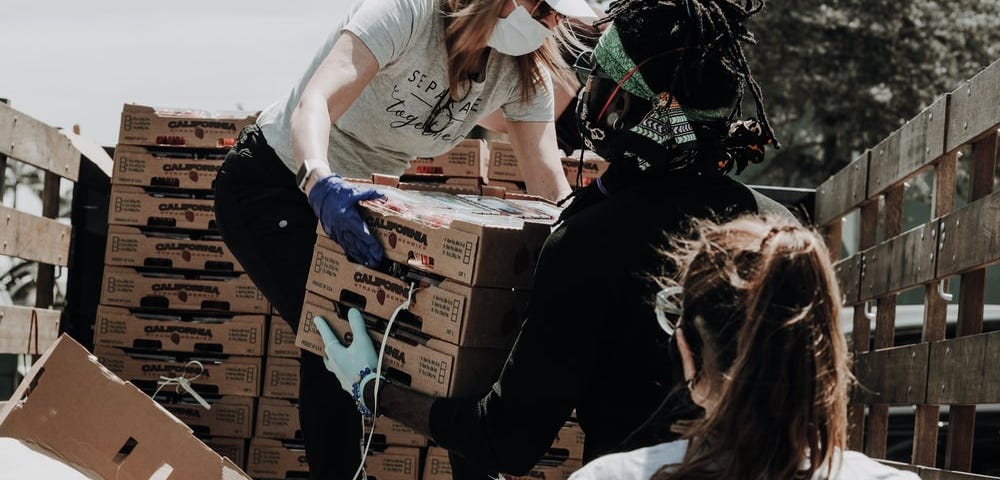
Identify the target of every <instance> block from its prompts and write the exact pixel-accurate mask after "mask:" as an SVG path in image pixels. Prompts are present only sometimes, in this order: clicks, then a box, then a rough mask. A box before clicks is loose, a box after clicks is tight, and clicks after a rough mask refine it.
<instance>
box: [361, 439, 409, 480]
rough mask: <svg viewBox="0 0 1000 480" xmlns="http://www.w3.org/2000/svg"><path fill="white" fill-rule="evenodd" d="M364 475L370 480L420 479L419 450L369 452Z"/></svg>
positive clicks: (391, 449) (404, 448) (387, 449)
mask: <svg viewBox="0 0 1000 480" xmlns="http://www.w3.org/2000/svg"><path fill="white" fill-rule="evenodd" d="M365 473H366V474H367V475H368V478H369V479H371V480H417V479H418V478H420V449H418V448H414V447H386V448H385V449H384V450H380V451H374V452H373V451H369V453H368V458H365Z"/></svg>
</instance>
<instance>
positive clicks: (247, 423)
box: [155, 388, 255, 463]
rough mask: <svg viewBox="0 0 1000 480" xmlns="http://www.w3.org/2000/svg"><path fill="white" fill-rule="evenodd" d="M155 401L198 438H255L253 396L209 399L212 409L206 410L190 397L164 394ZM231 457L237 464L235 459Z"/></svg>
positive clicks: (207, 399)
mask: <svg viewBox="0 0 1000 480" xmlns="http://www.w3.org/2000/svg"><path fill="white" fill-rule="evenodd" d="M166 389H167V388H164V390H166ZM155 400H156V401H157V403H159V404H160V405H161V406H163V408H165V409H167V411H168V412H170V413H172V414H174V416H175V417H177V418H179V419H180V420H181V421H182V422H184V423H185V424H186V425H187V426H189V427H191V430H193V431H194V433H195V434H196V435H198V436H222V437H234V438H250V437H251V436H252V435H253V421H254V413H255V410H254V399H253V398H251V397H238V396H235V395H224V396H221V397H206V398H205V400H206V401H207V402H208V403H209V404H210V405H211V406H212V408H211V409H205V407H203V406H201V404H199V403H198V402H196V401H195V400H194V399H193V398H191V396H190V395H183V396H181V395H169V396H165V395H162V393H161V394H160V395H157V397H156V398H155ZM241 457H242V456H241ZM230 458H231V459H233V461H234V462H235V461H236V460H235V458H234V457H230ZM237 463H238V462H237Z"/></svg>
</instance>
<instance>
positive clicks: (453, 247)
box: [360, 203, 550, 289]
mask: <svg viewBox="0 0 1000 480" xmlns="http://www.w3.org/2000/svg"><path fill="white" fill-rule="evenodd" d="M360 206H361V212H362V216H364V217H365V221H366V223H367V224H368V227H369V229H370V230H371V232H372V234H373V235H375V237H376V238H378V239H379V242H380V243H381V244H382V247H383V249H384V250H385V256H386V258H388V259H389V260H393V261H396V262H400V263H405V264H406V265H408V266H411V267H413V268H416V269H418V270H422V271H425V272H430V273H434V274H437V275H440V276H443V277H448V278H450V279H452V280H455V281H457V282H459V283H464V284H466V285H474V286H483V287H500V288H522V289H527V288H531V285H532V282H533V274H534V267H535V263H536V262H537V261H538V255H539V253H540V251H541V248H542V244H543V243H544V242H545V239H546V238H547V237H548V235H549V231H550V229H549V226H548V225H544V224H542V223H534V222H527V221H526V222H524V226H523V227H522V228H521V229H514V228H504V227H488V226H483V225H475V224H472V223H469V222H465V221H462V220H454V221H452V222H451V224H450V226H448V227H437V228H436V227H433V226H430V225H426V224H424V223H421V222H419V221H416V220H412V219H409V218H404V217H402V216H400V215H394V214H388V213H384V212H381V211H376V210H373V209H371V208H369V207H367V206H365V204H364V203H361V204H360Z"/></svg>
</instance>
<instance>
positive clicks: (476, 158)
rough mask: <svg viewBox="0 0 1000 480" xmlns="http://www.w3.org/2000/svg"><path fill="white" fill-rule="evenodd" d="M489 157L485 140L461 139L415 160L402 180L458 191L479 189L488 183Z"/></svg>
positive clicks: (474, 191) (469, 191)
mask: <svg viewBox="0 0 1000 480" xmlns="http://www.w3.org/2000/svg"><path fill="white" fill-rule="evenodd" d="M489 157H490V153H489V148H488V147H487V146H486V141H485V140H479V139H466V140H462V141H461V142H460V143H459V144H458V145H456V146H455V147H454V148H452V149H451V150H449V151H448V152H445V153H443V154H441V155H438V156H436V157H433V158H417V159H415V160H413V161H412V162H410V167H409V168H407V169H406V171H404V172H403V176H402V177H400V181H402V182H406V183H412V184H422V185H424V186H426V187H428V188H437V189H447V190H449V191H453V192H456V193H476V192H478V191H479V189H480V187H482V186H483V185H484V184H486V171H487V163H488V162H489V159H490V158H489Z"/></svg>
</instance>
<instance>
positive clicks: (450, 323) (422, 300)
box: [306, 236, 530, 348]
mask: <svg viewBox="0 0 1000 480" xmlns="http://www.w3.org/2000/svg"><path fill="white" fill-rule="evenodd" d="M339 249H340V248H339V247H338V246H337V244H336V243H334V242H333V240H330V239H329V238H327V237H325V236H319V237H317V240H316V249H315V250H314V252H313V259H312V268H311V269H310V271H309V277H308V280H307V281H306V288H307V289H309V290H310V291H312V292H315V293H318V294H320V295H322V296H324V297H326V298H328V299H331V300H336V301H339V302H341V303H344V304H347V305H352V306H356V307H358V308H359V309H361V310H364V311H366V312H368V313H370V314H372V315H374V316H376V317H379V318H384V319H388V318H389V317H391V316H392V313H393V311H394V310H395V309H396V308H397V307H398V306H399V305H401V304H403V303H404V302H406V299H407V296H408V295H409V289H410V286H409V283H408V282H407V281H405V280H400V279H399V278H397V277H394V276H392V275H388V274H385V273H381V272H379V271H378V270H374V269H370V268H366V267H365V266H364V265H359V264H356V263H352V262H350V261H349V260H348V259H347V257H346V256H345V255H344V254H342V253H340V252H339V251H338V250H339ZM418 287H419V288H418V289H417V290H416V291H415V293H414V294H413V301H412V303H411V304H410V308H409V310H408V311H406V312H401V313H400V315H399V317H398V319H397V321H398V322H400V323H402V324H405V325H406V326H408V327H410V328H412V329H414V330H418V331H421V332H423V333H426V334H427V335H430V336H432V337H435V338H440V339H442V340H445V341H448V342H451V343H454V344H456V345H464V346H480V347H501V348H507V347H510V346H511V345H513V343H514V338H515V337H516V336H517V332H518V331H519V330H520V327H521V323H522V321H523V319H524V315H525V312H526V311H527V304H528V298H529V296H530V293H529V292H527V291H524V290H514V289H510V288H488V287H469V286H467V285H462V284H460V283H458V282H455V281H454V280H447V279H445V280H442V281H441V282H440V283H437V284H436V285H434V284H433V283H432V282H431V281H429V280H427V281H424V282H421V283H420V285H418Z"/></svg>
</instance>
